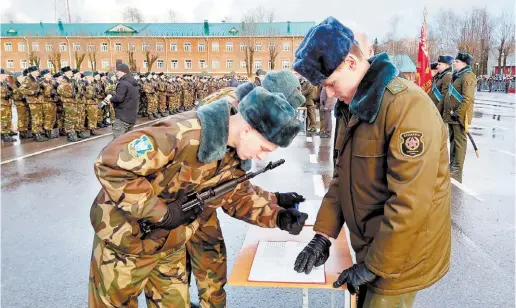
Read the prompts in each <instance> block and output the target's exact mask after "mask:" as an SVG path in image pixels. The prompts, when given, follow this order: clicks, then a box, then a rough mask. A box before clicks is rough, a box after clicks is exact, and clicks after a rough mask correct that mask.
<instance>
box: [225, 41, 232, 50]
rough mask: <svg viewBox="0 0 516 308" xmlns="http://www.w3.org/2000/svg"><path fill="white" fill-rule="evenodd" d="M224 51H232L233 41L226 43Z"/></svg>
mask: <svg viewBox="0 0 516 308" xmlns="http://www.w3.org/2000/svg"><path fill="white" fill-rule="evenodd" d="M226 51H227V52H233V43H226Z"/></svg>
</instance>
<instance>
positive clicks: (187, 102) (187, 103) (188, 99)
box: [183, 93, 194, 108]
mask: <svg viewBox="0 0 516 308" xmlns="http://www.w3.org/2000/svg"><path fill="white" fill-rule="evenodd" d="M183 105H184V107H185V108H191V107H193V105H194V97H193V95H191V94H190V93H188V94H186V95H185V96H184V100H183Z"/></svg>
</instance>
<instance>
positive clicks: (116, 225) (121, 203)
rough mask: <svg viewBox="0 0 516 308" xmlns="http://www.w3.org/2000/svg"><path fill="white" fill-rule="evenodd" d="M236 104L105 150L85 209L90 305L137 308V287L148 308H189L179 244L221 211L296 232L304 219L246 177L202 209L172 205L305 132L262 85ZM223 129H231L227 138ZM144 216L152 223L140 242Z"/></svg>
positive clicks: (188, 116) (175, 120)
mask: <svg viewBox="0 0 516 308" xmlns="http://www.w3.org/2000/svg"><path fill="white" fill-rule="evenodd" d="M239 106H240V112H239V113H237V111H236V109H235V108H234V107H233V106H232V105H231V104H229V103H228V102H227V101H225V100H220V101H217V102H214V103H212V104H210V105H207V106H205V107H203V108H201V109H199V110H198V111H197V112H186V113H183V114H181V115H175V116H172V117H170V118H169V119H167V120H166V121H163V122H161V123H159V124H157V125H156V126H154V127H148V128H143V129H139V130H136V131H132V132H129V133H127V134H125V135H123V136H121V137H119V138H117V139H115V140H113V141H112V142H111V143H110V144H108V145H107V146H106V147H105V148H104V149H103V151H102V153H101V154H100V155H99V157H98V159H97V161H96V163H95V173H96V175H97V178H98V179H99V181H100V183H101V185H102V189H101V191H100V192H99V194H98V196H97V198H96V200H95V201H94V203H93V205H92V208H91V212H90V218H91V223H92V226H93V228H94V230H95V236H94V243H93V253H92V260H91V267H90V283H89V305H90V307H121V306H123V307H137V297H138V295H139V294H140V293H141V292H142V291H145V293H146V298H147V305H148V306H149V307H187V306H189V304H190V303H189V296H188V285H187V275H186V271H185V262H186V249H185V243H186V242H188V240H189V239H190V238H191V237H192V235H193V234H194V233H195V231H196V230H197V229H198V228H199V225H206V228H208V227H209V226H210V225H213V224H212V223H213V222H214V218H213V217H216V216H214V215H213V213H215V211H216V209H217V208H219V207H222V208H223V209H224V211H225V212H226V213H227V214H228V215H230V216H233V217H235V218H238V219H241V220H244V221H246V222H248V223H252V224H255V225H259V226H261V227H266V228H275V227H279V228H280V229H282V230H286V231H288V232H290V233H291V234H298V233H299V232H300V231H301V229H302V227H303V225H304V222H305V220H306V218H307V215H306V214H304V213H300V212H299V211H297V210H296V209H282V208H280V207H279V206H278V205H277V204H275V203H274V202H273V197H272V196H273V194H272V193H269V192H265V191H263V190H261V189H260V188H258V187H256V186H254V185H252V184H250V183H249V181H248V182H244V183H241V184H239V185H238V186H237V187H236V188H235V189H234V190H233V191H231V192H229V193H227V194H225V195H224V196H222V197H220V198H218V199H217V200H214V201H212V202H210V204H209V205H206V206H205V207H204V208H203V209H200V208H194V209H191V210H189V211H187V212H186V213H185V212H183V211H181V210H180V208H179V206H180V204H181V203H183V202H184V201H185V199H184V197H185V195H186V194H187V193H188V192H191V191H194V190H195V191H199V190H201V189H204V188H206V187H210V186H213V185H217V184H219V183H222V182H225V181H228V180H230V179H233V178H236V177H240V176H242V175H244V174H245V171H244V170H248V169H249V167H250V165H249V164H248V162H244V161H243V160H242V159H250V158H259V159H265V158H266V156H267V153H268V152H270V151H274V150H275V149H276V148H277V147H278V146H281V147H286V146H288V145H289V144H290V143H291V141H292V139H293V138H294V137H295V135H296V134H297V133H298V132H299V131H300V130H301V129H302V123H301V122H300V121H298V120H297V119H296V112H295V109H294V108H292V107H291V106H290V105H289V104H288V102H287V101H285V100H284V97H283V96H282V95H279V94H273V93H269V92H268V91H266V90H265V89H263V88H257V89H254V90H253V91H252V92H251V93H249V94H248V95H247V96H246V97H245V99H244V100H242V101H241V102H240V104H239ZM265 122H267V123H265ZM249 123H253V124H249ZM228 126H229V127H230V128H231V131H236V132H237V133H236V134H235V135H232V136H230V135H229V134H228V133H229V128H228ZM228 149H229V150H228ZM121 171H123V172H121ZM142 219H145V220H147V221H149V222H151V223H152V225H153V228H152V231H151V232H150V233H148V234H146V236H145V237H143V233H142V231H141V228H140V226H139V221H140V220H142ZM298 222H299V223H298Z"/></svg>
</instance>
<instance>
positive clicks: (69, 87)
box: [57, 76, 77, 133]
mask: <svg viewBox="0 0 516 308" xmlns="http://www.w3.org/2000/svg"><path fill="white" fill-rule="evenodd" d="M57 94H58V95H59V99H60V100H61V102H63V128H64V130H65V132H66V133H73V132H75V126H76V121H77V120H76V117H77V106H76V103H75V99H74V98H73V96H74V86H73V84H72V81H71V80H70V79H69V78H68V77H66V76H65V77H64V78H63V80H62V81H61V84H60V85H59V87H57Z"/></svg>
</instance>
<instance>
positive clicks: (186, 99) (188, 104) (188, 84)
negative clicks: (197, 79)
mask: <svg viewBox="0 0 516 308" xmlns="http://www.w3.org/2000/svg"><path fill="white" fill-rule="evenodd" d="M194 91H195V88H194V85H193V82H192V79H191V76H190V75H186V77H185V83H184V84H183V105H184V108H185V110H186V111H188V110H191V109H192V108H193V107H194V100H195V97H194V93H193V92H194Z"/></svg>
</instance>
